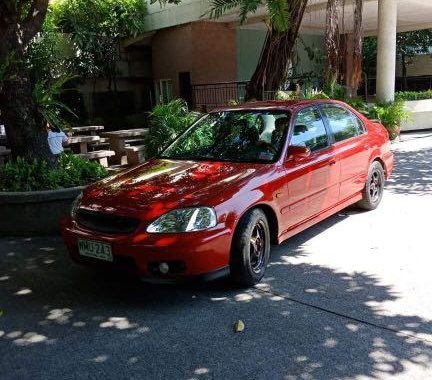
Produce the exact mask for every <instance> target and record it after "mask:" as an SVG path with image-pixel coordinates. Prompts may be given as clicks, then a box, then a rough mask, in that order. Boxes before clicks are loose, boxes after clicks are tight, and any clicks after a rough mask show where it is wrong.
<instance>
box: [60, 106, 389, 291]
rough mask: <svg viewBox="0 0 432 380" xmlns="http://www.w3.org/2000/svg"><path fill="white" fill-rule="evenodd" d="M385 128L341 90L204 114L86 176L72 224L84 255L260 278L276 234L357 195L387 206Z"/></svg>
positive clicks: (154, 271)
mask: <svg viewBox="0 0 432 380" xmlns="http://www.w3.org/2000/svg"><path fill="white" fill-rule="evenodd" d="M392 169H393V154H392V153H391V151H390V142H389V138H388V134H387V131H386V130H385V129H384V127H383V126H382V125H381V124H379V123H376V122H372V121H370V120H368V119H367V118H365V117H364V116H363V115H361V114H359V113H358V112H357V111H356V110H354V109H352V108H351V107H349V106H348V105H346V104H345V103H342V102H338V101H332V100H310V101H306V100H305V101H282V102H280V101H272V102H256V103H249V104H246V105H242V106H237V107H230V108H223V109H219V110H216V111H214V112H211V113H209V114H208V115H205V116H204V117H202V118H200V119H199V120H198V121H197V122H195V123H194V124H193V125H192V126H190V127H189V128H188V129H187V130H186V131H185V132H183V134H181V135H180V136H179V137H178V138H176V139H175V140H174V141H173V142H171V143H170V144H169V145H168V146H167V147H166V148H165V149H164V150H163V152H162V153H161V154H160V156H159V157H158V158H156V159H152V160H150V161H148V162H145V163H144V164H142V165H140V166H137V167H134V168H132V169H130V170H128V171H126V172H123V173H120V174H117V175H114V176H111V177H108V178H107V179H104V180H102V181H100V182H97V183H95V184H93V185H91V186H89V187H87V188H86V189H85V190H84V192H83V194H82V195H81V196H79V197H78V198H77V200H76V201H75V202H74V205H73V209H72V212H71V217H70V218H68V219H67V220H65V221H64V222H63V226H62V233H63V238H64V241H65V243H66V245H67V247H68V249H69V252H70V255H71V256H72V258H73V259H75V260H76V261H78V262H81V263H85V264H92V263H93V264H94V263H96V264H97V265H103V264H104V263H110V265H111V266H115V267H118V266H121V265H122V264H127V266H129V265H130V266H132V267H133V268H135V269H136V270H137V272H138V273H139V275H140V276H141V277H143V278H147V279H150V280H158V281H161V280H163V281H167V280H178V279H180V278H184V277H195V276H200V277H204V278H206V279H212V278H216V277H219V276H224V275H228V274H229V275H230V276H231V277H232V278H233V279H234V280H235V281H236V282H237V283H239V284H242V285H245V286H249V285H253V284H255V283H257V282H259V281H260V280H261V278H262V277H263V275H264V271H265V268H266V265H267V263H268V261H269V255H270V246H271V244H278V243H280V242H282V241H283V240H285V239H287V238H289V237H290V236H293V235H294V234H296V233H298V232H300V231H302V230H304V229H305V228H308V227H310V226H312V225H313V224H315V223H318V222H319V221H321V220H323V219H324V218H327V217H328V216H330V215H332V214H334V213H336V212H338V211H339V210H341V209H343V208H345V207H347V206H349V205H351V204H354V203H357V204H358V206H360V207H361V208H363V209H367V210H371V209H374V208H376V207H377V206H378V204H379V203H380V201H381V198H382V195H383V186H384V182H385V180H386V179H387V178H388V177H389V176H390V174H391V172H392Z"/></svg>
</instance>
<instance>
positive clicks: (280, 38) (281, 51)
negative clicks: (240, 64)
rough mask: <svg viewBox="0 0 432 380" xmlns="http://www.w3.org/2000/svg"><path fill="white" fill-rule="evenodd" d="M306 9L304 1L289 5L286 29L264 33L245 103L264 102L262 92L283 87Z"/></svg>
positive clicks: (305, 0)
mask: <svg viewBox="0 0 432 380" xmlns="http://www.w3.org/2000/svg"><path fill="white" fill-rule="evenodd" d="M306 5H307V0H298V1H292V2H291V3H290V5H289V8H290V9H289V15H290V23H289V27H288V29H287V30H286V31H283V32H280V31H277V30H275V29H274V28H270V30H269V31H268V32H267V37H266V40H265V42H264V46H263V49H262V52H261V56H260V59H259V61H258V65H257V67H256V69H255V72H254V74H253V75H252V78H251V80H250V82H249V83H248V85H247V88H246V100H251V99H257V100H263V98H264V94H265V92H267V91H269V92H275V91H277V90H280V89H281V88H282V87H283V85H284V84H285V83H286V80H287V78H288V70H289V67H290V63H291V60H292V54H293V49H294V46H295V42H296V39H297V36H298V33H299V28H300V24H301V21H302V19H303V14H304V11H305V9H306Z"/></svg>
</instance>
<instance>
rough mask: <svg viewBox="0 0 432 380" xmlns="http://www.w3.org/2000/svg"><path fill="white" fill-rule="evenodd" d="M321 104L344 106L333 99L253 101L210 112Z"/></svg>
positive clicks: (288, 107) (289, 107)
mask: <svg viewBox="0 0 432 380" xmlns="http://www.w3.org/2000/svg"><path fill="white" fill-rule="evenodd" d="M323 103H335V104H342V105H344V106H346V104H345V103H344V102H341V101H339V100H334V99H304V100H268V101H255V102H248V103H243V104H240V105H235V106H226V107H218V108H215V109H213V110H212V111H211V112H221V111H243V110H244V111H250V110H262V109H281V110H294V109H296V108H298V107H302V106H309V105H317V104H323Z"/></svg>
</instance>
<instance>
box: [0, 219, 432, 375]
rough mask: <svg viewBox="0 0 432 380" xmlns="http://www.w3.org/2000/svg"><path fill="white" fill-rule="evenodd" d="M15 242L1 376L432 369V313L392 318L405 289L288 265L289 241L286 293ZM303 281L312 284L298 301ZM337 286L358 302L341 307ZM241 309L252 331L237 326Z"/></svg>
mask: <svg viewBox="0 0 432 380" xmlns="http://www.w3.org/2000/svg"><path fill="white" fill-rule="evenodd" d="M337 220H338V217H337V216H336V217H333V218H331V219H329V220H327V221H326V222H325V224H324V225H322V224H320V225H319V226H318V227H317V228H316V229H315V230H311V229H310V230H308V231H306V232H305V233H303V234H300V235H298V236H297V237H296V238H294V239H291V240H290V242H289V244H290V250H291V252H292V254H293V255H303V254H305V253H304V252H302V244H303V241H305V240H307V239H309V238H310V237H312V236H313V235H314V233H315V234H316V233H319V232H320V231H322V230H321V229H322V228H326V227H325V226H328V225H331V224H332V223H335V222H337ZM313 231H315V232H313ZM12 241H13V240H10V241H3V242H2V243H1V246H0V247H1V250H2V252H1V255H0V268H1V271H0V300H1V306H0V307H1V308H2V310H3V312H4V314H3V316H1V317H0V365H1V367H2V368H3V370H2V373H1V375H0V377H1V378H5V379H16V378H23V379H25V378H44V379H51V378H52V379H54V378H59V377H61V378H84V377H88V378H93V377H98V378H99V377H104V378H116V379H117V378H137V379H138V378H148V379H191V378H196V379H206V378H224V379H249V378H253V379H269V378H271V379H282V378H286V379H306V378H307V379H329V378H341V379H348V378H355V377H358V376H366V377H385V376H388V377H391V376H393V375H397V374H404V373H405V371H408V370H409V369H411V368H412V366H415V367H416V371H420V372H418V373H420V375H419V376H420V377H421V373H422V372H421V371H427V370H431V362H432V343H430V342H432V340H431V341H428V339H432V338H431V323H430V321H426V320H423V319H422V318H419V317H417V316H415V315H393V316H383V315H382V313H381V310H380V306H379V305H380V304H381V303H382V302H385V301H392V300H395V299H397V294H395V293H394V292H393V291H392V288H391V287H390V286H385V285H382V284H380V283H379V281H378V279H377V278H374V277H373V276H369V275H367V274H365V273H343V272H337V271H334V270H331V269H329V268H326V267H323V266H319V265H308V264H299V265H288V263H286V262H284V261H283V259H282V257H281V256H282V255H283V254H284V253H283V252H285V250H280V251H276V254H275V255H274V257H273V259H272V263H273V264H272V267H271V271H272V276H273V277H275V278H286V279H289V280H285V281H284V282H283V291H280V290H277V291H276V290H275V287H274V284H273V282H274V280H272V279H271V278H267V279H266V280H265V281H264V282H263V283H262V284H260V285H259V286H258V287H257V288H254V289H232V288H231V287H230V285H229V284H228V283H227V282H223V281H222V282H217V283H210V284H188V285H181V286H178V285H177V286H154V285H145V284H141V283H137V282H134V281H132V280H131V279H127V278H124V277H118V276H115V277H113V276H105V275H100V274H96V273H95V272H94V271H92V270H89V269H86V268H81V267H79V266H76V265H75V264H72V263H71V262H70V261H69V259H68V258H67V255H66V252H65V250H64V248H63V246H62V245H61V243H60V241H59V239H57V238H53V239H51V240H46V239H34V240H31V241H23V240H16V241H15V243H12ZM285 248H286V247H285ZM299 283H308V284H310V285H309V288H308V289H310V291H309V292H307V293H305V295H304V297H301V298H298V299H297V298H296V297H293V296H292V294H293V293H295V291H296V289H295V288H296V284H299ZM335 295H338V296H339V297H340V295H343V296H344V297H345V298H346V300H347V302H348V303H349V305H350V310H351V311H353V312H352V313H349V312H348V311H349V310H345V311H343V312H339V311H338V310H337V309H336V310H334V306H335V305H334V304H333V305H332V304H331V302H330V301H331V300H332V298H334V297H335ZM354 311H355V313H354ZM353 315H354V316H353ZM237 319H242V320H243V321H244V322H245V324H246V329H245V331H244V332H243V333H238V334H235V333H234V332H233V330H232V324H233V322H234V321H235V320H237Z"/></svg>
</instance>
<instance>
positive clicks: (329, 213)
mask: <svg viewBox="0 0 432 380" xmlns="http://www.w3.org/2000/svg"><path fill="white" fill-rule="evenodd" d="M361 199H362V195H361V193H358V194H356V195H354V196H353V197H351V198H348V199H346V200H345V201H342V202H341V203H338V204H337V205H336V206H333V207H331V208H329V209H327V210H325V211H324V212H322V213H320V214H318V215H316V216H313V217H312V218H310V219H307V220H306V221H304V222H302V223H301V224H297V225H296V226H293V227H292V228H290V229H288V230H287V231H284V232H283V233H282V234H281V235H280V236H279V238H278V241H279V244H280V243H282V242H283V241H284V240H286V239H288V238H290V237H291V236H294V235H296V234H298V233H299V232H302V231H304V230H305V229H307V228H309V227H312V226H313V225H315V224H317V223H319V222H321V221H322V220H324V219H326V218H328V217H329V216H332V215H334V214H336V213H337V212H338V211H340V210H343V209H344V208H346V207H348V206H351V205H352V204H354V203H356V202H358V201H359V200H361Z"/></svg>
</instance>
